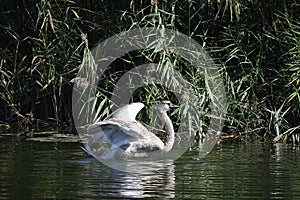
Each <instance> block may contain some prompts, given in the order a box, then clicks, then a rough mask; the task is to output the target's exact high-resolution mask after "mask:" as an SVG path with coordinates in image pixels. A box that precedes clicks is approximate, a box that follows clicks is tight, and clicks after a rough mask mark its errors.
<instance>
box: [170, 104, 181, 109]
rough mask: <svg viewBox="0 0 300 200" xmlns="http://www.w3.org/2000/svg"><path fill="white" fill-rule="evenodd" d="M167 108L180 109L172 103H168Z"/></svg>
mask: <svg viewBox="0 0 300 200" xmlns="http://www.w3.org/2000/svg"><path fill="white" fill-rule="evenodd" d="M169 108H180V106H177V105H175V104H173V103H170V105H169Z"/></svg>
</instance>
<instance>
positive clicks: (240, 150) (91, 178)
mask: <svg viewBox="0 0 300 200" xmlns="http://www.w3.org/2000/svg"><path fill="white" fill-rule="evenodd" d="M0 152H1V153H0V199H26V200H27V199H74V200H75V199H132V198H139V197H144V198H145V197H152V198H153V199H164V198H177V199H226V200H227V199H300V148H299V147H295V146H294V147H293V146H288V145H277V146H274V145H272V144H266V143H257V144H243V145H237V144H221V145H216V146H215V148H214V149H213V150H212V151H211V153H210V154H209V155H207V156H206V157H205V158H203V159H196V158H197V156H198V153H197V152H196V151H193V152H192V151H190V152H187V153H186V154H184V156H183V157H182V158H181V159H179V160H177V161H175V162H174V163H172V162H171V163H161V164H157V163H152V164H151V163H150V164H149V165H148V166H145V168H144V169H143V170H141V169H140V168H139V169H137V170H139V173H126V172H120V171H117V170H114V169H110V168H108V167H106V166H105V165H103V164H101V163H100V162H99V161H97V160H94V159H93V158H90V157H88V156H87V155H86V154H85V153H84V152H83V151H82V150H81V149H80V145H79V144H78V143H40V142H29V141H18V139H16V138H14V137H7V136H6V137H1V138H0ZM128 167H131V168H133V169H134V167H135V166H134V164H132V165H130V166H128Z"/></svg>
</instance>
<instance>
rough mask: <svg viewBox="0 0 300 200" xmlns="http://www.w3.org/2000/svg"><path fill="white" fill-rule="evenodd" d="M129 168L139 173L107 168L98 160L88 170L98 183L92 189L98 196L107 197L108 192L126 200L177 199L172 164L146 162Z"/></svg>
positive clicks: (87, 166)
mask: <svg viewBox="0 0 300 200" xmlns="http://www.w3.org/2000/svg"><path fill="white" fill-rule="evenodd" d="M127 165H128V166H127V167H130V168H132V171H134V170H136V173H129V172H122V171H118V170H115V169H112V168H108V167H106V166H104V165H102V164H101V163H100V162H97V161H96V160H94V161H92V162H90V163H88V164H87V165H86V166H85V167H86V171H87V172H88V173H89V175H90V176H91V177H93V179H95V180H97V182H98V185H97V186H96V187H95V188H93V189H96V190H98V192H97V194H98V195H99V196H106V195H107V193H108V191H110V192H111V196H115V197H127V198H137V197H165V198H173V197H174V196H175V191H174V190H175V178H174V168H175V167H174V164H173V163H172V162H164V163H159V162H144V163H140V164H139V165H136V163H135V162H131V163H130V162H128V163H127ZM104 174H105V176H103V175H104ZM103 188H107V190H103ZM114 190H116V191H114Z"/></svg>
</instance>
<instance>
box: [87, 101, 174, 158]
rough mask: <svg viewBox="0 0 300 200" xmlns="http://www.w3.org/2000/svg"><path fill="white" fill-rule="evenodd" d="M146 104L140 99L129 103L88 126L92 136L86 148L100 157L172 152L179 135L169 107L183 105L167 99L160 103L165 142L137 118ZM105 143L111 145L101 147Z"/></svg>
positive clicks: (139, 155) (159, 115)
mask: <svg viewBox="0 0 300 200" xmlns="http://www.w3.org/2000/svg"><path fill="white" fill-rule="evenodd" d="M143 107H144V104H143V103H139V102H138V103H131V104H127V105H125V106H123V107H121V108H119V109H118V110H116V111H115V112H113V113H112V114H110V115H109V116H108V117H106V118H105V119H104V120H103V121H101V122H96V123H94V124H92V125H90V126H88V128H87V133H88V134H89V135H91V137H90V139H89V140H88V142H87V143H86V144H85V148H83V149H84V150H85V151H86V152H87V153H88V154H91V155H92V156H94V157H96V158H100V159H114V158H127V157H147V156H149V155H150V154H153V153H164V152H169V151H170V150H171V149H172V147H173V145H174V138H175V136H174V128H173V124H172V121H171V119H170V118H169V116H168V115H167V111H169V110H170V109H171V108H178V107H179V106H177V105H175V104H173V103H171V102H170V101H167V100H163V101H159V102H158V103H157V105H156V111H157V115H158V118H159V119H160V121H161V122H162V125H163V128H164V130H165V134H166V138H165V140H164V142H163V141H162V140H161V139H160V138H159V137H157V136H156V135H155V134H154V133H152V132H150V131H149V130H148V129H147V128H146V127H145V126H144V125H142V124H141V123H140V122H138V121H137V120H136V119H135V118H136V115H137V114H138V113H139V111H140V110H141V109H142V108H143ZM104 144H105V145H107V147H106V150H105V151H104V152H103V151H102V152H100V151H98V150H97V149H98V148H101V145H102V146H103V145H104ZM99 145H100V147H99ZM99 152H100V153H99Z"/></svg>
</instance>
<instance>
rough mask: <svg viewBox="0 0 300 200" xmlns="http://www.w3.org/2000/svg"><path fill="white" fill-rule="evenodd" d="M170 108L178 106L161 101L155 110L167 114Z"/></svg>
mask: <svg viewBox="0 0 300 200" xmlns="http://www.w3.org/2000/svg"><path fill="white" fill-rule="evenodd" d="M171 108H179V106H177V105H175V104H173V103H172V102H171V101H167V100H163V101H159V102H158V103H157V110H158V111H159V112H167V111H169V110H170V109H171Z"/></svg>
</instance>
